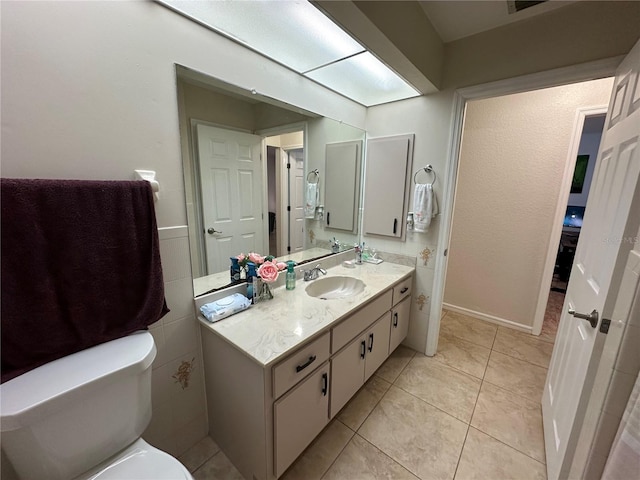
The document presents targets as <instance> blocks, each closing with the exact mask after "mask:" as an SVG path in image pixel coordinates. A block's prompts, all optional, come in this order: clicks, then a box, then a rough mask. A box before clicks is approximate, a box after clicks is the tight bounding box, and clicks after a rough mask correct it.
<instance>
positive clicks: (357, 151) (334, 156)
mask: <svg viewBox="0 0 640 480" xmlns="http://www.w3.org/2000/svg"><path fill="white" fill-rule="evenodd" d="M361 152H362V142H361V141H359V140H358V141H351V142H340V143H328V144H327V146H326V156H325V187H324V221H325V226H326V227H327V228H331V229H337V230H346V231H349V232H353V233H356V232H357V230H358V199H359V198H360V158H361V156H362V153H361Z"/></svg>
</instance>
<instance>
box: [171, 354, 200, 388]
mask: <svg viewBox="0 0 640 480" xmlns="http://www.w3.org/2000/svg"><path fill="white" fill-rule="evenodd" d="M195 362H196V359H195V357H193V358H192V359H191V361H190V362H187V361H184V360H183V361H182V362H181V363H180V366H179V367H178V370H177V371H176V373H174V374H173V375H172V378H174V379H175V383H179V384H180V386H181V387H182V389H183V390H184V389H185V388H187V387H188V386H189V379H190V378H191V372H193V367H194V364H195Z"/></svg>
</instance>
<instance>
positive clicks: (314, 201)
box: [304, 183, 320, 218]
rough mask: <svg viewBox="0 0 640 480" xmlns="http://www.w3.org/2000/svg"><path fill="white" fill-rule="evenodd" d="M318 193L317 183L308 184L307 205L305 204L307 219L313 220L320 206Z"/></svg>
mask: <svg viewBox="0 0 640 480" xmlns="http://www.w3.org/2000/svg"><path fill="white" fill-rule="evenodd" d="M319 194H320V192H319V191H318V184H317V183H307V191H306V192H305V204H304V216H305V218H313V216H314V215H315V213H316V207H317V206H318V196H319Z"/></svg>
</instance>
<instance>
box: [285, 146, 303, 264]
mask: <svg viewBox="0 0 640 480" xmlns="http://www.w3.org/2000/svg"><path fill="white" fill-rule="evenodd" d="M289 165H290V166H291V167H290V168H289V206H290V207H291V211H290V212H289V235H290V236H289V247H290V252H289V253H295V252H300V251H302V250H304V150H303V149H301V148H297V149H295V150H290V151H289Z"/></svg>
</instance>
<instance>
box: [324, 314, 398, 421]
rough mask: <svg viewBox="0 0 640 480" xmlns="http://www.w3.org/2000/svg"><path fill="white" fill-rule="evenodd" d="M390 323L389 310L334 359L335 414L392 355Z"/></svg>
mask: <svg viewBox="0 0 640 480" xmlns="http://www.w3.org/2000/svg"><path fill="white" fill-rule="evenodd" d="M390 325H391V313H390V312H387V313H385V314H384V315H383V316H382V317H381V318H379V319H378V320H377V321H376V322H375V323H374V324H373V325H371V326H370V328H369V329H367V331H366V332H365V333H364V334H363V335H360V336H358V337H356V338H355V339H354V340H353V341H352V342H351V343H350V344H349V345H347V346H346V347H345V348H344V350H342V351H341V352H339V353H338V354H337V355H335V356H334V357H333V359H332V360H331V409H330V414H331V415H330V416H331V418H333V417H334V416H335V415H336V414H337V413H338V412H339V411H340V409H341V408H342V407H344V406H345V404H346V403H347V402H348V401H349V400H350V399H351V397H353V395H354V394H355V393H356V392H357V391H358V390H359V389H360V387H362V385H363V384H364V382H366V381H367V379H368V378H369V377H370V376H371V375H373V373H374V372H375V371H376V370H377V369H378V368H379V367H380V365H382V363H383V362H384V361H385V360H386V359H387V357H388V356H389V328H390Z"/></svg>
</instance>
